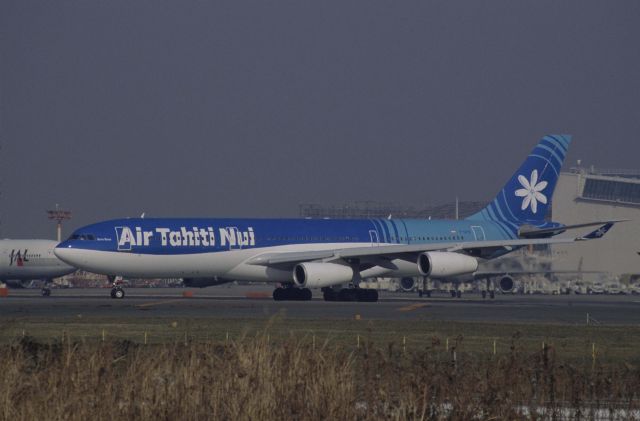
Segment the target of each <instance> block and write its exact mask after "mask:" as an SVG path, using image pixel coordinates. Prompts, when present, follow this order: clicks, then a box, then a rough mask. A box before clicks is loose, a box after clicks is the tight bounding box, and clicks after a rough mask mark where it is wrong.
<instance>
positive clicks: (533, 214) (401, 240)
mask: <svg viewBox="0 0 640 421" xmlns="http://www.w3.org/2000/svg"><path fill="white" fill-rule="evenodd" d="M570 140H571V138H570V136H567V135H549V136H545V137H544V138H542V139H541V140H540V142H539V144H538V145H537V146H536V147H535V148H534V149H533V151H532V152H531V154H530V155H529V156H528V157H527V159H526V160H525V161H524V163H523V164H522V165H521V166H520V168H519V169H518V170H517V171H516V172H515V174H514V175H513V176H512V177H511V178H510V179H509V181H508V182H507V184H506V185H505V186H504V188H503V189H502V190H501V191H500V192H499V194H498V196H497V197H496V199H495V200H494V201H493V202H491V203H490V204H489V205H488V206H487V207H486V208H485V209H483V210H482V211H481V212H479V213H477V214H475V215H473V216H471V217H469V218H467V219H465V220H459V221H458V220H416V219H360V220H353V219H350V220H330V219H322V220H313V219H193V218H189V219H182V218H180V219H164V218H163V219H141V218H135V219H117V220H111V221H105V222H100V223H96V224H92V225H88V226H86V227H83V228H80V229H78V230H76V231H75V232H74V233H73V235H71V237H70V238H69V239H68V240H66V241H64V242H63V243H61V244H60V245H59V246H58V247H56V249H55V253H56V255H57V256H58V257H59V258H60V259H62V260H64V261H65V262H68V263H69V264H72V265H74V266H77V267H79V268H82V269H85V270H87V271H90V272H94V273H101V274H107V275H110V276H115V275H121V276H125V277H156V278H163V277H164V278H173V277H180V278H185V279H191V280H197V282H198V283H199V284H200V285H202V284H203V283H206V282H208V283H210V284H212V285H213V284H217V283H221V282H225V281H228V280H247V281H268V282H274V283H280V284H281V286H280V287H278V288H276V289H275V290H274V293H273V298H274V299H275V300H309V299H311V290H310V288H321V289H322V291H323V293H324V298H325V300H327V301H332V300H358V301H377V299H378V293H377V291H376V290H373V289H364V288H358V287H357V285H358V283H359V281H360V280H361V279H363V278H369V277H375V276H388V277H403V276H427V277H434V278H442V277H452V276H459V275H462V274H468V273H473V272H475V271H476V270H477V269H478V259H492V258H495V257H498V256H502V255H504V254H506V253H509V252H511V251H512V250H514V249H517V248H520V247H523V246H527V245H530V244H556V243H571V242H574V241H577V240H585V239H593V238H598V237H599V236H601V235H603V234H604V233H605V232H606V230H607V229H609V228H610V226H611V224H607V225H604V226H603V227H601V229H600V230H597V231H594V232H592V233H591V234H589V235H587V236H585V237H579V238H568V239H567V238H565V239H555V238H550V237H552V236H554V235H556V234H559V233H562V232H564V231H565V230H567V229H569V228H575V227H585V226H588V225H601V224H602V223H601V222H594V223H592V224H580V225H576V226H565V225H562V224H560V223H557V222H548V221H546V220H545V215H546V214H547V209H548V206H549V204H550V203H549V199H550V198H551V195H552V194H553V190H554V188H555V185H556V181H557V179H558V174H559V172H560V168H561V166H562V162H563V160H564V158H565V155H566V152H567V148H568V146H569V143H570ZM111 294H112V297H115V298H121V297H124V290H123V289H122V288H121V287H120V286H118V285H114V288H113V289H112V292H111Z"/></svg>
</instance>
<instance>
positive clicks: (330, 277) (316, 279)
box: [293, 262, 353, 288]
mask: <svg viewBox="0 0 640 421" xmlns="http://www.w3.org/2000/svg"><path fill="white" fill-rule="evenodd" d="M352 280H353V269H351V267H349V266H344V265H339V264H336V263H316V262H306V263H299V264H297V265H296V266H295V267H294V268H293V282H294V283H295V284H296V285H297V286H299V287H300V288H323V287H330V286H333V285H339V284H345V283H348V282H351V281H352Z"/></svg>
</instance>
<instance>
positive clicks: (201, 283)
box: [182, 277, 233, 288]
mask: <svg viewBox="0 0 640 421" xmlns="http://www.w3.org/2000/svg"><path fill="white" fill-rule="evenodd" d="M229 282H233V280H232V279H223V278H218V277H214V278H183V279H182V283H183V284H184V286H186V287H189V288H205V287H212V286H215V285H222V284H226V283H229Z"/></svg>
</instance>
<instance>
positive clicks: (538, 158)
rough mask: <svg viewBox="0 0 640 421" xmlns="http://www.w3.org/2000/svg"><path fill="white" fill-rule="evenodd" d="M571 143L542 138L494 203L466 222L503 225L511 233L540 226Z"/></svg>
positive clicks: (566, 139)
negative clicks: (525, 227)
mask: <svg viewBox="0 0 640 421" xmlns="http://www.w3.org/2000/svg"><path fill="white" fill-rule="evenodd" d="M570 143H571V136H569V135H547V136H545V137H543V138H542V139H541V140H540V143H538V145H537V146H536V147H535V148H533V151H531V153H530V154H529V156H528V157H527V159H526V160H525V161H524V163H523V164H522V165H521V166H520V168H518V171H516V173H515V174H513V176H512V177H511V179H510V180H509V181H508V182H507V184H506V185H505V186H504V187H503V188H502V190H501V191H500V193H498V195H497V196H496V198H495V199H494V200H493V202H491V203H489V205H487V207H486V208H484V209H482V210H481V211H480V212H478V213H476V214H475V215H472V216H470V217H469V218H467V219H475V220H489V221H496V222H502V223H503V224H501V225H504V226H505V227H509V231H511V232H512V233H515V232H517V229H518V227H519V226H520V225H523V224H532V225H541V224H543V223H544V218H545V216H546V214H547V210H548V207H549V206H550V205H551V196H552V195H553V190H554V189H555V187H556V182H557V181H558V176H559V175H560V168H561V167H562V163H563V161H564V158H565V156H566V154H567V149H568V148H569V144H570Z"/></svg>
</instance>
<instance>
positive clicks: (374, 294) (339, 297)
mask: <svg viewBox="0 0 640 421" xmlns="http://www.w3.org/2000/svg"><path fill="white" fill-rule="evenodd" d="M322 293H323V296H324V300H325V301H362V302H369V303H373V302H376V301H378V290H376V289H365V288H342V289H341V290H339V291H335V290H334V289H333V288H322Z"/></svg>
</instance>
